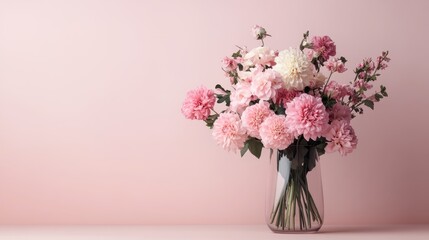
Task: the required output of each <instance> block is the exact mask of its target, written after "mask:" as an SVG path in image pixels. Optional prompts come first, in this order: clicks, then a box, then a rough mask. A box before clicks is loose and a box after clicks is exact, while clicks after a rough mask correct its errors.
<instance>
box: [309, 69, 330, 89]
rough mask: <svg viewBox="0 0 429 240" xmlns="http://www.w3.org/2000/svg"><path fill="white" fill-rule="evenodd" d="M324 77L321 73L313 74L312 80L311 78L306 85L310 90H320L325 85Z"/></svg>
mask: <svg viewBox="0 0 429 240" xmlns="http://www.w3.org/2000/svg"><path fill="white" fill-rule="evenodd" d="M325 82H326V77H325V75H323V74H322V73H321V72H315V73H313V78H311V79H310V80H309V81H308V83H309V85H308V86H309V87H311V88H320V87H323V86H324V85H325Z"/></svg>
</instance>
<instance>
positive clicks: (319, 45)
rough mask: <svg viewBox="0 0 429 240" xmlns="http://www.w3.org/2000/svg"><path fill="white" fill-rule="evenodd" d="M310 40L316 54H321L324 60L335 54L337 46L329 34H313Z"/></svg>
mask: <svg viewBox="0 0 429 240" xmlns="http://www.w3.org/2000/svg"><path fill="white" fill-rule="evenodd" d="M311 42H312V44H313V50H314V51H315V52H316V55H317V56H321V57H322V59H323V60H324V61H326V60H328V59H329V56H335V54H337V50H336V49H337V47H336V46H335V43H334V41H332V39H331V38H330V37H329V36H322V37H320V36H314V37H313V38H312V40H311Z"/></svg>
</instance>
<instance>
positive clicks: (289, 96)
mask: <svg viewBox="0 0 429 240" xmlns="http://www.w3.org/2000/svg"><path fill="white" fill-rule="evenodd" d="M300 94H301V92H298V91H293V90H287V89H285V88H280V89H279V90H277V93H276V97H275V100H274V102H275V103H276V104H278V105H282V106H283V107H284V108H286V104H287V103H289V102H290V101H292V100H293V99H294V98H295V97H297V96H299V95H300Z"/></svg>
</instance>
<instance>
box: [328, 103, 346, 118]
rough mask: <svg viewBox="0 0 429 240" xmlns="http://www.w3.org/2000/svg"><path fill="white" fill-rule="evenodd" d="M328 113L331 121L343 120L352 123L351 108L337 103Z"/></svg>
mask: <svg viewBox="0 0 429 240" xmlns="http://www.w3.org/2000/svg"><path fill="white" fill-rule="evenodd" d="M328 112H329V120H330V121H335V120H338V121H339V120H342V121H345V122H347V123H350V120H351V119H352V113H351V111H350V108H349V107H347V106H345V105H343V104H341V103H339V102H338V103H336V104H335V105H334V106H333V107H332V109H330V110H329V111H328Z"/></svg>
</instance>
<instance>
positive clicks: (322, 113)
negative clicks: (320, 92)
mask: <svg viewBox="0 0 429 240" xmlns="http://www.w3.org/2000/svg"><path fill="white" fill-rule="evenodd" d="M286 122H287V124H288V126H289V129H290V131H291V132H292V133H293V134H294V136H295V137H298V136H299V135H301V134H302V135H303V136H304V138H305V139H306V140H307V141H308V140H309V139H310V138H311V139H313V140H316V139H317V138H318V137H320V136H322V134H324V133H325V132H326V130H327V128H328V122H329V115H328V113H327V112H326V109H325V106H324V105H323V103H322V99H321V98H319V97H313V96H311V95H308V94H305V93H303V94H301V95H300V96H299V97H296V98H295V99H294V100H292V101H291V102H290V103H288V104H287V108H286Z"/></svg>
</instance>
